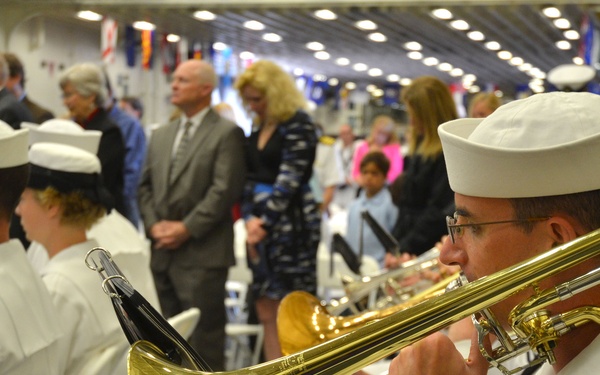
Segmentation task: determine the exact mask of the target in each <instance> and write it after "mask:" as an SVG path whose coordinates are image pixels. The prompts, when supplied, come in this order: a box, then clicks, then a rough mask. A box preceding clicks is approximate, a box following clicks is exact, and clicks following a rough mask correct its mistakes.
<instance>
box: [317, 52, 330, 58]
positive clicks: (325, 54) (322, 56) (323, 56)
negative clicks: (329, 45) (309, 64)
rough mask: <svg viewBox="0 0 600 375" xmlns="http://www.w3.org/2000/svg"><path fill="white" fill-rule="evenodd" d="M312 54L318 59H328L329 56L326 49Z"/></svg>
mask: <svg viewBox="0 0 600 375" xmlns="http://www.w3.org/2000/svg"><path fill="white" fill-rule="evenodd" d="M314 56H315V58H317V59H319V60H329V59H330V58H331V55H330V54H329V52H327V51H317V52H315V54H314Z"/></svg>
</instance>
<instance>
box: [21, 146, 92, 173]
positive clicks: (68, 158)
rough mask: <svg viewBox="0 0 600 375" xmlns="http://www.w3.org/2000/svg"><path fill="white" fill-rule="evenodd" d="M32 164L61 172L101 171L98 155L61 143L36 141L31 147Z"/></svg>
mask: <svg viewBox="0 0 600 375" xmlns="http://www.w3.org/2000/svg"><path fill="white" fill-rule="evenodd" d="M29 160H30V162H31V164H34V165H37V166H39V167H43V168H46V169H51V170H55V171H61V172H71V173H85V174H94V173H100V171H101V166H100V160H98V157H97V156H96V155H94V154H92V153H90V152H88V151H85V150H82V149H80V148H78V147H73V146H69V145H63V144H59V143H44V142H40V143H36V144H34V145H32V146H31V148H30V149H29Z"/></svg>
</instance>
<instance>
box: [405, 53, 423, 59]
mask: <svg viewBox="0 0 600 375" xmlns="http://www.w3.org/2000/svg"><path fill="white" fill-rule="evenodd" d="M406 56H408V58H409V59H412V60H421V59H422V58H423V54H422V53H421V52H419V51H411V52H409V53H407V54H406Z"/></svg>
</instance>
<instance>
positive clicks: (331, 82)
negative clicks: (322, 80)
mask: <svg viewBox="0 0 600 375" xmlns="http://www.w3.org/2000/svg"><path fill="white" fill-rule="evenodd" d="M327 83H328V84H329V86H337V85H338V84H339V83H340V80H339V79H337V78H329V80H328V81H327Z"/></svg>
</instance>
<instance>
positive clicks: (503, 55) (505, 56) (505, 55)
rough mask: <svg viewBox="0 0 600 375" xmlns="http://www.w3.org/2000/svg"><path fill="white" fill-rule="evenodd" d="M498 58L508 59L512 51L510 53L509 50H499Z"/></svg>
mask: <svg viewBox="0 0 600 375" xmlns="http://www.w3.org/2000/svg"><path fill="white" fill-rule="evenodd" d="M498 58H499V59H500V60H510V59H511V58H512V53H510V51H499V52H498Z"/></svg>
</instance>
